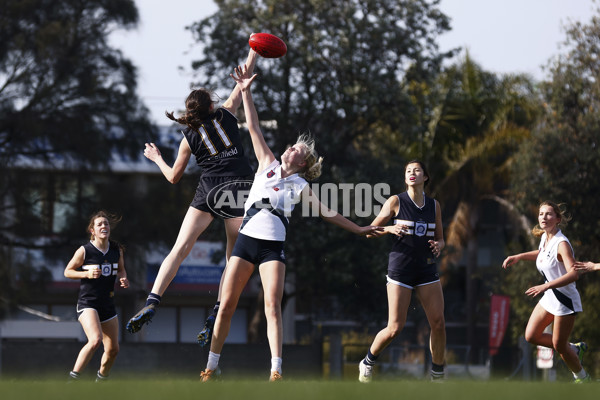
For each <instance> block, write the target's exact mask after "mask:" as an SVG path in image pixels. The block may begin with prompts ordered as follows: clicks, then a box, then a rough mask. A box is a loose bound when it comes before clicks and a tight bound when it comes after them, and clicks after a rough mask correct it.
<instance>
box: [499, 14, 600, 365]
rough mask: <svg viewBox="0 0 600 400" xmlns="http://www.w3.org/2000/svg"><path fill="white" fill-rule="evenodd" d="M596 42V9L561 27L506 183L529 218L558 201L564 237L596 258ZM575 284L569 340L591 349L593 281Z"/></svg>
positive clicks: (599, 295)
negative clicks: (558, 50) (540, 101)
mask: <svg viewBox="0 0 600 400" xmlns="http://www.w3.org/2000/svg"><path fill="white" fill-rule="evenodd" d="M599 43H600V17H599V13H598V10H597V11H596V14H595V15H594V16H592V18H591V20H590V22H589V23H588V24H582V23H579V22H577V23H573V24H571V25H570V26H569V27H568V28H567V30H566V41H565V51H564V53H563V54H559V55H558V56H556V57H555V58H554V59H552V60H551V61H550V62H549V68H548V70H549V72H550V80H549V81H547V82H544V83H543V85H542V92H543V96H544V101H545V113H544V116H543V119H542V121H541V123H540V125H539V127H538V128H537V129H536V130H535V131H534V132H533V135H532V136H531V138H530V140H528V141H526V142H525V143H524V145H523V146H522V147H521V148H520V149H519V152H518V154H517V155H516V157H515V159H516V161H517V162H515V164H514V168H513V172H512V175H513V176H514V177H515V178H516V179H513V180H512V181H511V192H510V193H511V194H512V196H511V197H512V201H513V202H514V203H515V204H516V205H517V206H518V208H519V209H520V210H521V211H522V212H523V213H525V214H528V215H536V213H537V208H538V205H539V203H540V202H541V201H543V200H552V201H555V202H557V203H564V204H565V206H566V209H567V211H568V212H569V213H570V214H571V216H572V220H571V221H570V222H569V224H568V226H567V228H566V229H565V234H566V235H567V237H569V239H570V241H571V243H572V244H573V247H574V250H575V257H576V258H577V259H579V260H588V259H589V260H598V259H600V248H599V247H598V243H597V239H596V238H597V237H598V236H599V234H600V223H599V222H598V221H600V210H599V209H598V207H597V205H596V202H595V200H594V199H596V198H597V197H598V195H599V194H600V188H599V187H598V185H597V179H596V177H597V176H598V174H599V173H600V160H599V158H598V150H597V147H598V143H600V87H599V86H598V81H599V80H600V60H599V59H598V57H597V54H599V52H600V45H599ZM531 268H532V267H531ZM519 270H520V269H519ZM513 274H520V272H517V271H514V272H513ZM538 282H539V277H538ZM577 287H578V289H579V292H580V294H581V295H582V300H583V308H584V313H583V317H582V318H578V319H577V322H576V324H575V328H574V331H573V337H574V338H576V340H577V339H579V338H581V339H585V340H586V341H588V342H589V343H590V345H591V346H598V345H600V342H599V341H598V338H599V337H600V328H599V327H598V324H597V323H596V321H597V320H598V318H600V308H599V307H598V304H599V301H600V276H598V275H594V274H588V275H584V276H582V277H580V279H579V281H578V282H577ZM523 318H524V316H523V315H521V321H520V322H523ZM595 365H598V363H597V362H596V364H595ZM596 372H597V371H596Z"/></svg>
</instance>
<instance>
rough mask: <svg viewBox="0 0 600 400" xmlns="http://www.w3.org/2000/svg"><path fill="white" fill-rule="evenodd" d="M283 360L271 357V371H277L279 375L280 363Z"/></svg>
mask: <svg viewBox="0 0 600 400" xmlns="http://www.w3.org/2000/svg"><path fill="white" fill-rule="evenodd" d="M282 362H283V359H282V358H281V357H273V358H271V371H277V372H278V373H280V374H281V363H282Z"/></svg>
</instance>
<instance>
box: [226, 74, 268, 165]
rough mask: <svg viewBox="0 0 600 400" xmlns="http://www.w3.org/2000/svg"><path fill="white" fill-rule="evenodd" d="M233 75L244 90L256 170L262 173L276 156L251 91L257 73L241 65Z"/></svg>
mask: <svg viewBox="0 0 600 400" xmlns="http://www.w3.org/2000/svg"><path fill="white" fill-rule="evenodd" d="M231 77H232V78H233V79H234V80H235V81H236V82H237V86H239V88H240V90H241V91H242V98H243V99H244V113H245V115H246V123H247V124H248V131H249V132H250V138H251V139H252V147H253V148H254V153H255V154H256V159H257V160H258V170H257V171H256V172H257V173H260V172H262V171H263V170H264V169H265V168H266V167H267V166H268V165H269V164H271V163H272V162H273V160H275V156H274V155H273V152H272V151H271V149H270V148H269V146H268V145H267V142H266V141H265V137H264V136H263V133H262V130H261V129H260V123H259V121H258V113H257V112H256V107H255V106H254V100H253V99H252V93H251V91H250V87H251V86H252V82H253V81H254V79H255V78H256V75H250V73H249V72H248V69H247V68H246V66H241V67H237V68H236V69H235V71H234V73H233V74H231Z"/></svg>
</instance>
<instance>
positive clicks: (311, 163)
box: [296, 133, 323, 181]
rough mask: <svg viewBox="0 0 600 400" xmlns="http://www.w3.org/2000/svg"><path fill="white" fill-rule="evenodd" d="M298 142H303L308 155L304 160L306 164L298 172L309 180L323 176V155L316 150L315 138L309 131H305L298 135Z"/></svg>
mask: <svg viewBox="0 0 600 400" xmlns="http://www.w3.org/2000/svg"><path fill="white" fill-rule="evenodd" d="M296 144H301V145H303V146H304V148H305V149H306V157H305V158H304V161H305V162H306V166H305V167H304V168H303V169H302V171H300V172H299V173H298V174H299V175H300V176H302V177H303V178H304V179H306V180H307V181H312V180H314V179H317V178H318V177H319V176H321V170H322V167H323V157H319V155H318V154H317V151H316V150H315V139H314V138H313V137H312V136H311V135H310V134H308V133H303V134H301V135H300V136H298V139H297V140H296Z"/></svg>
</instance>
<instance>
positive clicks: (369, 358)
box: [363, 349, 379, 365]
mask: <svg viewBox="0 0 600 400" xmlns="http://www.w3.org/2000/svg"><path fill="white" fill-rule="evenodd" d="M378 357H379V356H376V355H374V354H373V353H371V349H369V351H368V352H367V355H366V356H365V359H364V360H363V363H365V364H366V365H375V361H377V358H378Z"/></svg>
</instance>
